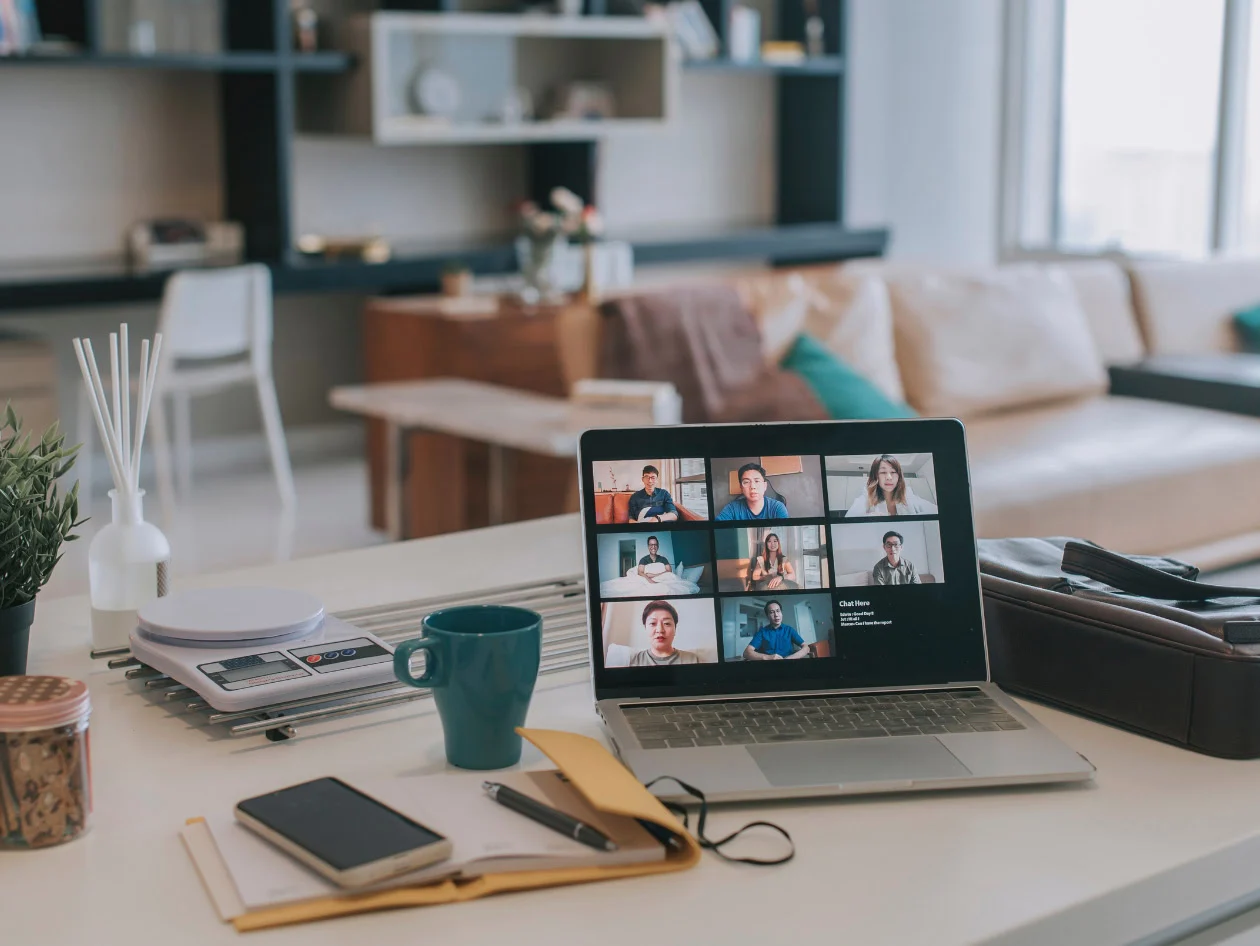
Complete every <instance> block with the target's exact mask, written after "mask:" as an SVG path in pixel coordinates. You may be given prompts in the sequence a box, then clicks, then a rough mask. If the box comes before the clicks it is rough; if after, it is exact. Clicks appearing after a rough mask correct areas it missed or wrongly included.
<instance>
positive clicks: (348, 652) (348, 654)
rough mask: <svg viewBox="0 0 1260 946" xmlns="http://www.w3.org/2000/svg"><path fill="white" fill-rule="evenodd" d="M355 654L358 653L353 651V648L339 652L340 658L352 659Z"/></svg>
mask: <svg viewBox="0 0 1260 946" xmlns="http://www.w3.org/2000/svg"><path fill="white" fill-rule="evenodd" d="M357 653H358V651H357V650H355V649H354V648H353V647H351V648H350V649H349V650H343V651H342V652H341V656H343V657H353V656H354V655H355V654H357Z"/></svg>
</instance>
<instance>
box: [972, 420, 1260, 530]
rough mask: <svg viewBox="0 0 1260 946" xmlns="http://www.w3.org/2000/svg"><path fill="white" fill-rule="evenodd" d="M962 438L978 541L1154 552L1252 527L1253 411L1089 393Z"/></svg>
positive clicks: (1259, 429)
mask: <svg viewBox="0 0 1260 946" xmlns="http://www.w3.org/2000/svg"><path fill="white" fill-rule="evenodd" d="M967 445H968V454H969V456H970V458H971V489H972V497H973V502H974V503H975V516H976V533H977V535H979V536H981V537H983V538H1003V537H1008V536H1035V535H1070V536H1077V537H1080V538H1086V539H1091V540H1093V541H1095V542H1098V543H1100V544H1102V545H1104V546H1106V547H1108V548H1111V549H1115V550H1116V551H1120V552H1138V553H1165V552H1169V551H1173V550H1179V549H1185V548H1188V547H1191V546H1195V545H1201V544H1204V545H1205V544H1210V543H1213V542H1215V541H1216V540H1219V539H1222V538H1226V537H1229V536H1235V535H1239V534H1241V533H1245V532H1250V531H1255V530H1258V529H1260V491H1257V490H1255V489H1252V488H1251V484H1252V483H1255V482H1256V480H1257V478H1258V477H1260V419H1257V418H1252V417H1243V416H1239V415H1235V414H1226V413H1222V412H1218V411H1210V410H1205V409H1202V408H1197V407H1184V406H1181V405H1178V404H1165V403H1161V402H1159V401H1150V400H1144V399H1138V398H1124V397H1100V398H1088V399H1084V400H1080V401H1076V402H1072V403H1069V404H1066V405H1056V406H1046V407H1041V408H1036V409H1032V410H1025V411H1019V412H1013V413H1010V414H1007V415H1000V416H991V417H986V418H982V419H979V420H974V421H971V422H970V423H968V424H967ZM1209 475H1210V476H1211V479H1212V482H1211V484H1210V485H1209V483H1208V482H1207V478H1208V476H1209Z"/></svg>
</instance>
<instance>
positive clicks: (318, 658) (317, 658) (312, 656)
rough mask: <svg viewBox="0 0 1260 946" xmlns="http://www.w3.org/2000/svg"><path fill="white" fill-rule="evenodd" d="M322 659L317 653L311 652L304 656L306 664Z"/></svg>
mask: <svg viewBox="0 0 1260 946" xmlns="http://www.w3.org/2000/svg"><path fill="white" fill-rule="evenodd" d="M323 659H324V658H322V657H321V656H320V655H319V654H311V655H310V656H309V657H307V658H306V662H307V663H308V664H317V663H319V662H320V661H321V660H323Z"/></svg>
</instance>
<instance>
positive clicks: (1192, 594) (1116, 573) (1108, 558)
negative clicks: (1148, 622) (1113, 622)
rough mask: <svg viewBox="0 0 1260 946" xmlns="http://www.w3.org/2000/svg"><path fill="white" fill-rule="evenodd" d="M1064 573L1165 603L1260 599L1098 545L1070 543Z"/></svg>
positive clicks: (1258, 594)
mask: <svg viewBox="0 0 1260 946" xmlns="http://www.w3.org/2000/svg"><path fill="white" fill-rule="evenodd" d="M1062 567H1063V570H1064V571H1065V572H1067V573H1068V574H1070V575H1083V576H1084V577H1086V578H1093V579H1094V580H1095V581H1101V582H1102V583H1103V584H1106V585H1111V587H1113V588H1116V589H1119V590H1120V591H1124V592H1128V593H1129V594H1134V595H1140V596H1142V597H1144V598H1161V599H1163V600H1166V601H1211V600H1212V599H1213V598H1260V589H1256V588H1238V587H1234V586H1232V585H1210V584H1207V583H1206V582H1199V581H1192V580H1190V579H1188V578H1180V577H1178V576H1177V575H1172V574H1169V573H1168V572H1165V571H1160V570H1159V569H1158V568H1154V567H1152V566H1150V565H1144V564H1142V563H1141V562H1137V561H1134V560H1133V559H1132V558H1129V557H1128V556H1126V555H1121V554H1120V553H1119V552H1109V551H1108V550H1107V549H1104V548H1099V547H1098V546H1097V545H1087V544H1085V543H1084V542H1068V543H1067V544H1065V545H1064V546H1063V566H1062Z"/></svg>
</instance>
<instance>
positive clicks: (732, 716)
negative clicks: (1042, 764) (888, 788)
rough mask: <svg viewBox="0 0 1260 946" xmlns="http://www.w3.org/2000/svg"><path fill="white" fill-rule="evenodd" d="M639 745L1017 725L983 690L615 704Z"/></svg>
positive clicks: (810, 738) (860, 736)
mask: <svg viewBox="0 0 1260 946" xmlns="http://www.w3.org/2000/svg"><path fill="white" fill-rule="evenodd" d="M621 711H622V713H623V714H624V715H625V717H626V720H627V721H628V722H629V723H630V728H631V729H632V730H633V731H634V734H635V736H636V737H637V738H638V740H639V746H640V747H641V748H643V749H678V748H683V747H687V746H747V745H751V744H753V743H758V742H811V741H817V740H825V739H863V738H872V737H878V736H918V735H930V734H939V733H964V732H997V731H999V730H1004V729H1023V728H1024V724H1023V723H1021V722H1020V721H1019V720H1017V719H1016V718H1015V717H1014V716H1012V715H1011V714H1010V713H1008V712H1006V710H1004V709H1002V708H1001V707H1000V706H998V704H997V703H996V702H995V701H994V700H992V699H991V698H990V697H988V696H986V695H985V694H984V693H983V691H981V690H977V689H972V688H967V689H962V690H922V691H914V692H898V693H878V694H869V695H862V696H815V697H797V698H793V699H775V700H767V699H748V700H723V701H720V702H718V701H713V702H694V703H652V704H649V705H647V706H638V705H634V704H629V705H623V706H622V707H621Z"/></svg>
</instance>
